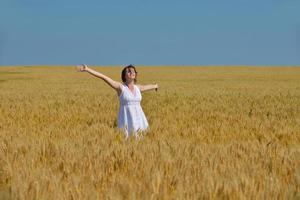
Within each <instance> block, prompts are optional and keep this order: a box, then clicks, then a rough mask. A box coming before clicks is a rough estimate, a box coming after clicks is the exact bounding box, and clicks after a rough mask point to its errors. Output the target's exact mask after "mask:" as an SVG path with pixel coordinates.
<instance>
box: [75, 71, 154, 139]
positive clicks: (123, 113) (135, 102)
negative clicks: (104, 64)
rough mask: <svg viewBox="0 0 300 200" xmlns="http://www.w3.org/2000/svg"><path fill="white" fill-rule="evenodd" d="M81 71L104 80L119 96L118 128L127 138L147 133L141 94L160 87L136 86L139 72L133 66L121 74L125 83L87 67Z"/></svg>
mask: <svg viewBox="0 0 300 200" xmlns="http://www.w3.org/2000/svg"><path fill="white" fill-rule="evenodd" d="M78 69H79V71H81V72H88V73H90V74H91V75H93V76H96V77H98V78H100V79H102V80H104V81H105V82H106V83H107V84H108V85H109V86H111V87H112V88H113V89H114V90H115V91H116V92H117V94H118V96H119V99H120V109H119V115H118V128H120V129H123V130H124V132H125V134H126V136H130V135H131V134H136V133H137V132H139V131H145V130H147V128H148V126H149V125H148V121H147V118H146V117H145V114H144V112H143V109H142V107H141V104H140V102H141V100H142V95H141V92H144V91H148V90H154V89H155V90H156V91H157V89H158V85H157V84H155V85H136V82H137V79H136V78H137V71H136V69H135V67H134V66H133V65H128V66H126V67H125V68H124V69H123V70H122V73H121V78H122V81H123V83H120V82H117V81H114V80H112V79H111V78H109V77H107V76H105V75H104V74H102V73H99V72H97V71H95V70H93V69H91V68H89V67H88V66H87V65H79V66H78Z"/></svg>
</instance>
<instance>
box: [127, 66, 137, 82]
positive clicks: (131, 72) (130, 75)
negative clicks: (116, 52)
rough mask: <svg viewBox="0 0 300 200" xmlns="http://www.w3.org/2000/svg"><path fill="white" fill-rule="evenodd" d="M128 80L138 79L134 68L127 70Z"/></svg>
mask: <svg viewBox="0 0 300 200" xmlns="http://www.w3.org/2000/svg"><path fill="white" fill-rule="evenodd" d="M125 78H126V80H129V81H132V80H134V79H135V78H136V73H135V71H134V69H133V68H127V69H126V76H125Z"/></svg>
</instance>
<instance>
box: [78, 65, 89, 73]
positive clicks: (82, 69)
mask: <svg viewBox="0 0 300 200" xmlns="http://www.w3.org/2000/svg"><path fill="white" fill-rule="evenodd" d="M87 68H88V66H87V65H86V64H81V65H77V70H78V71H79V72H85V71H86V70H87Z"/></svg>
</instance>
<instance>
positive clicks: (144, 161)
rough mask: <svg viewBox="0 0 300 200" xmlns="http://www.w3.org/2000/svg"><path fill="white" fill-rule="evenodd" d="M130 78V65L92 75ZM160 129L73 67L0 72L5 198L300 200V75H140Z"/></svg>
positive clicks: (163, 71)
mask: <svg viewBox="0 0 300 200" xmlns="http://www.w3.org/2000/svg"><path fill="white" fill-rule="evenodd" d="M94 69H96V70H98V71H101V72H103V73H104V74H106V75H108V76H110V77H112V78H113V79H115V80H120V72H121V68H120V67H94ZM137 70H138V72H139V74H138V81H139V83H141V84H143V83H155V82H157V83H158V84H159V86H160V89H159V91H158V92H147V93H144V94H143V101H142V106H143V109H144V111H145V114H146V116H147V118H148V120H149V123H150V128H151V129H150V131H149V133H148V134H147V135H145V136H142V137H140V138H139V139H136V138H130V139H129V140H125V137H124V135H123V134H122V132H120V131H119V130H117V129H116V128H115V127H116V118H117V112H118V97H117V95H116V93H115V92H114V91H113V90H112V89H111V88H109V86H107V85H106V84H105V83H104V82H103V81H101V80H99V79H96V78H94V77H91V76H90V75H88V74H85V73H77V72H76V71H75V69H74V68H72V67H0V199H57V200H59V199H219V198H221V199H293V198H295V199H296V198H300V192H299V191H300V68H298V67H137Z"/></svg>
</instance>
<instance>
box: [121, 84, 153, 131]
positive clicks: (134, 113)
mask: <svg viewBox="0 0 300 200" xmlns="http://www.w3.org/2000/svg"><path fill="white" fill-rule="evenodd" d="M121 90H122V92H121V94H120V96H119V100H120V109H119V114H118V128H120V129H123V130H124V131H125V134H126V135H127V136H129V135H131V134H135V133H137V132H139V131H144V130H146V129H147V128H148V126H149V125H148V121H147V119H146V116H145V114H144V112H143V109H142V107H141V104H140V102H141V100H142V95H141V91H140V90H139V88H138V87H137V86H136V85H134V92H133V93H132V92H131V91H130V90H129V88H128V87H127V86H125V85H122V86H121Z"/></svg>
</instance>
